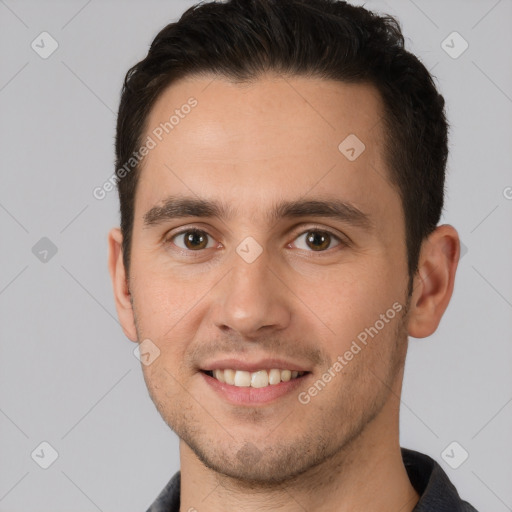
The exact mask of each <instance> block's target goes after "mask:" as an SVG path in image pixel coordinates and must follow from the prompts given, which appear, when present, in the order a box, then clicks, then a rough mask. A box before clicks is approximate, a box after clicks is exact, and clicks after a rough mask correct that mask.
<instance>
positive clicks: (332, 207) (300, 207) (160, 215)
mask: <svg viewBox="0 0 512 512" xmlns="http://www.w3.org/2000/svg"><path fill="white" fill-rule="evenodd" d="M236 215H237V210H236V209H234V208H232V207H230V206H229V205H227V204H226V203H223V202H217V201H211V200H208V199H200V198H194V197H183V196H169V197H167V198H166V199H165V200H164V201H163V203H162V204H161V205H160V206H154V207H153V208H151V209H150V210H148V211H147V212H146V213H145V214H144V218H143V219H144V227H145V228H149V227H151V226H156V225H159V224H162V223H164V222H167V221H169V220H173V219H179V218H184V217H204V218H218V219H222V220H229V219H232V218H234V217H235V216H236ZM298 217H327V218H332V219H336V220H339V221H341V222H344V223H346V224H351V225H353V226H356V227H360V228H363V229H366V230H370V229H371V228H372V227H373V222H372V221H371V218H370V216H369V215H368V214H366V213H364V212H362V211H361V210H359V209H358V208H356V207H355V206H354V205H352V204H350V203H348V202H346V201H342V200H340V199H325V198H312V199H307V200H304V199H298V200H295V201H283V202H280V203H278V204H275V205H274V206H273V208H272V209H271V210H270V212H269V214H268V215H267V221H268V222H269V223H273V222H277V221H279V220H281V219H292V218H298Z"/></svg>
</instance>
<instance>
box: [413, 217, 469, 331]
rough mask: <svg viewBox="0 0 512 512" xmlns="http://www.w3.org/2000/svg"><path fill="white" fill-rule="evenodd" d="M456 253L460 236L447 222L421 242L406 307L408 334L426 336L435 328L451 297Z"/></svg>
mask: <svg viewBox="0 0 512 512" xmlns="http://www.w3.org/2000/svg"><path fill="white" fill-rule="evenodd" d="M459 254H460V241H459V235H458V233H457V231H456V230H455V228H454V227H453V226H450V225H449V224H443V225H441V226H437V228H436V229H435V230H434V231H433V232H432V233H431V234H430V235H429V236H428V237H427V238H426V239H425V240H424V241H423V243H422V245H421V251H420V257H419V262H418V270H417V272H416V274H415V276H414V284H413V292H412V297H411V304H410V309H409V321H408V324H407V327H408V334H409V335H410V336H413V337H414V338H425V337H426V336H430V335H431V334H432V333H434V332H435V330H436V329H437V327H438V325H439V322H440V321H441V317H442V316H443V314H444V312H445V310H446V308H447V307H448V303H449V302H450V299H451V296H452V292H453V285H454V282H455V272H456V271H457V265H458V263H459Z"/></svg>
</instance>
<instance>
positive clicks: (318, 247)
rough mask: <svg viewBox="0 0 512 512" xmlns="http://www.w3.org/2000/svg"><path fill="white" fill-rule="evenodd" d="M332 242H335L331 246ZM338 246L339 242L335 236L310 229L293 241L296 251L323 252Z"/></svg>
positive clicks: (327, 232)
mask: <svg viewBox="0 0 512 512" xmlns="http://www.w3.org/2000/svg"><path fill="white" fill-rule="evenodd" d="M297 241H298V242H297ZM333 241H335V242H336V243H335V244H334V246H333V245H331V243H332V242H333ZM340 244H341V240H340V239H339V238H338V237H337V236H336V235H334V234H333V233H331V232H329V231H324V230H320V229H310V230H309V231H305V232H304V233H302V234H301V235H299V236H298V237H297V238H296V239H295V246H296V247H297V248H298V249H304V250H306V251H307V250H312V251H314V252H324V251H325V250H327V249H330V248H332V247H336V246H338V245H340Z"/></svg>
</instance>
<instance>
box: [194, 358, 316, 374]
mask: <svg viewBox="0 0 512 512" xmlns="http://www.w3.org/2000/svg"><path fill="white" fill-rule="evenodd" d="M274 368H276V369H279V370H292V371H293V370H295V371H298V372H309V371H310V370H309V369H308V368H307V367H306V366H305V365H302V364H297V363H294V362H292V361H285V360H284V359H277V358H271V359H268V358H267V359H259V360H258V361H255V362H250V361H243V360H241V359H236V358H228V359H218V360H216V361H212V362H208V363H205V364H204V366H202V367H201V370H204V371H212V370H226V369H231V370H244V371H246V372H255V371H258V370H272V369H274Z"/></svg>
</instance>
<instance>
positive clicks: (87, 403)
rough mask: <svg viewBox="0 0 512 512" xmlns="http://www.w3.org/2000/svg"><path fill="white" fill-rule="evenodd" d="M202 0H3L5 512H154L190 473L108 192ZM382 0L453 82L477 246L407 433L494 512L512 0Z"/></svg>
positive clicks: (511, 408)
mask: <svg viewBox="0 0 512 512" xmlns="http://www.w3.org/2000/svg"><path fill="white" fill-rule="evenodd" d="M192 4H193V2H192V1H185V0H172V1H171V0H168V1H157V0H152V1H144V2H143V1H138V2H135V1H120V0H116V1H114V0H110V1H100V0H89V1H86V0H79V1H78V0H77V1H75V0H73V1H70V0H67V1H60V2H57V1H40V0H37V1H36V0H33V1H23V0H17V1H16V0H0V56H1V66H0V148H1V159H0V169H1V185H0V229H1V252H0V258H1V260H0V315H1V317H0V320H1V321H0V335H1V355H0V379H1V386H0V432H1V436H0V450H1V452H0V511H9V512H27V511H34V512H50V511H52V512H64V511H66V512H69V511H94V510H100V511H124V512H131V511H133V512H135V511H139V512H140V511H143V510H145V509H146V508H147V506H148V505H149V504H150V503H151V502H152V501H153V500H154V498H155V497H156V495H157V494H158V493H159V492H160V490H161V489H162V487H163V486H164V485H165V483H166V482H167V481H168V480H169V478H170V477H171V476H172V475H173V474H174V472H175V471H176V470H177V469H178V468H179V454H178V439H177V437H176V435H175V434H174V433H173V432H172V431H171V430H170V429H169V428H168V427H167V426H166V424H165V423H164V422H163V420H162V419H161V417H160V416H159V414H158V412H157V410H156V409H155V407H154V405H153V403H152V402H151V400H150V398H149V396H148V393H147V390H146V387H145V384H144V381H143V378H142V372H141V368H140V363H139V361H138V360H137V359H136V358H135V356H134V354H133V350H134V348H135V345H134V344H133V343H131V342H130V341H128V340H127V339H126V338H125V337H124V334H123V333H122V330H121V328H120V326H119V324H118V321H117V316H116V312H115V307H114V301H113V296H112V290H111V283H110V277H109V275H108V270H107V233H108V230H109V229H110V228H111V227H112V226H114V225H118V223H119V217H118V200H117V194H116V192H112V193H110V194H108V195H107V197H106V198H105V199H104V200H101V201H100V200H97V199H95V198H94V197H93V194H92V191H93V189H94V188H95V187H97V186H100V185H101V184H102V183H103V182H104V181H105V180H106V179H107V178H108V177H109V176H110V175H111V174H112V172H113V171H114V150H113V144H114V134H115V132H114V128H115V118H116V111H117V107H118V102H119V95H120V89H121V84H122V80H123V78H124V75H125V73H126V71H127V70H128V68H129V67H131V66H132V65H133V64H134V63H136V62H137V61H139V60H140V59H142V58H143V57H144V56H145V54H146V52H147V50H148V47H149V44H150V43H151V41H152V39H153V38H154V36H155V35H156V33H157V32H158V31H159V30H160V29H161V28H162V27H163V26H165V25H166V24H167V23H169V22H171V21H174V20H176V19H177V18H178V17H179V16H180V14H181V13H182V12H183V11H184V10H185V9H186V8H187V7H189V6H191V5H192ZM366 6H367V7H368V8H370V9H375V10H378V11H381V12H382V11H384V12H388V13H390V14H393V15H396V16H397V17H398V18H399V20H400V22H401V24H402V27H403V31H404V34H405V36H406V39H407V47H408V49H410V50H411V51H413V52H414V53H416V54H417V55H418V56H419V57H420V58H421V59H422V60H423V62H424V63H425V65H426V66H427V67H428V68H429V69H431V70H432V73H433V74H434V76H435V77H436V81H437V84H438V86H439V88H440V91H441V92H442V94H443V95H444V96H445V99H446V101H447V114H448V118H449V122H450V124H451V132H450V150H451V153H450V158H449V164H448V176H447V196H446V209H445V213H444V216H443V219H442V222H448V223H450V224H452V225H454V226H455V227H456V228H457V229H458V231H459V233H460V236H461V240H462V242H463V244H464V245H463V256H462V258H461V261H460V264H459V270H458V275H457V279H456V285H455V291H454V295H453V298H452V301H451V303H450V305H449V307H448V310H447V312H446V314H445V317H444V318H443V320H442V323H441V325H440V327H439V329H438V331H437V332H436V333H435V335H433V336H431V337H430V338H427V339H421V340H419V339H413V338H411V340H410V351H409V355H408V360H407V364H406V375H405V381H404V391H403V397H402V402H403V403H402V411H401V425H400V427H401V432H400V436H401V445H402V446H405V447H408V448H413V449H416V450H419V451H422V452H424V453H427V454H429V455H430V456H431V457H433V458H435V459H436V460H437V461H439V463H440V464H441V465H442V467H443V469H444V470H445V471H446V472H447V473H448V475H449V477H450V478H451V480H452V481H453V482H454V484H455V485H456V487H457V489H458V491H459V493H460V494H461V495H462V496H463V497H464V498H465V499H467V500H468V501H470V502H471V503H472V504H473V505H474V506H475V507H476V508H478V509H479V510H480V511H481V512H484V511H491V510H492V511H493V512H505V511H509V510H512V486H511V485H510V484H511V482H512V462H511V461H512V441H511V433H512V371H511V368H512V343H511V342H512V336H511V331H512V286H511V285H512V269H511V267H512V265H511V263H512V259H511V256H512V237H511V234H512V173H511V162H512V158H511V155H512V144H511V143H512V121H511V119H512V115H511V114H512V68H511V65H510V62H512V60H511V49H512V32H511V31H510V26H511V22H512V2H511V0H500V1H496V0H489V1H487V0H479V1H475V0H473V1H467V0H464V1H462V0H458V1H455V0H450V1H449V2H446V1H444V0H436V1H426V0H415V1H412V0H411V1H409V0H399V1H389V2H383V1H378V2H372V1H369V2H366ZM42 32H47V33H48V34H49V35H50V37H51V39H50V38H49V37H48V35H44V36H40V34H41V33H42ZM453 32H457V34H456V35H454V34H453ZM41 37H44V38H46V39H44V40H45V43H44V45H43V44H42V43H41V42H40V41H41ZM33 41H35V43H34V45H33ZM38 41H39V43H38ZM53 41H55V42H56V43H55V42H53ZM443 41H445V43H443ZM37 44H39V48H38V47H37ZM52 44H53V45H55V44H58V48H57V49H56V50H55V51H54V53H52V54H51V55H50V56H48V57H47V58H42V57H41V55H40V54H41V52H42V50H43V49H42V48H41V47H42V46H44V47H45V51H49V50H51V48H52V46H51V45H52ZM466 44H467V45H468V47H467V49H466V50H465V51H464V52H463V53H461V54H460V55H458V54H459V53H460V51H461V50H462V49H463V48H464V47H465V45H466ZM33 46H35V48H37V50H36V49H34V48H33ZM455 57H456V58H455ZM42 442H47V443H49V445H51V447H52V448H49V447H48V446H47V445H41V443H42ZM453 442H456V443H457V445H452V448H453V446H455V448H456V449H455V451H454V452H453V453H454V454H455V456H456V457H458V458H459V460H460V457H461V456H462V455H461V454H464V451H465V452H467V453H468V455H469V456H468V458H467V460H465V461H464V462H463V463H462V464H461V465H460V466H459V467H458V468H457V469H453V468H452V467H451V466H450V464H448V463H447V461H446V458H443V456H442V454H443V452H444V451H445V449H446V448H447V447H448V446H449V445H450V444H451V443H453ZM450 449H451V448H450ZM52 450H55V452H56V453H57V454H58V457H57V459H56V460H55V462H54V463H53V464H52V465H51V466H50V467H48V469H43V468H42V467H40V464H41V463H42V459H43V458H44V457H47V459H46V460H47V461H49V460H50V459H48V457H50V458H51V456H52V454H53V451H52ZM462 450H464V451H462ZM448 452H449V453H451V452H450V451H448ZM42 453H44V457H43V455H41V454H42ZM31 454H32V455H31ZM38 454H39V457H38ZM452 465H453V463H452Z"/></svg>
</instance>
